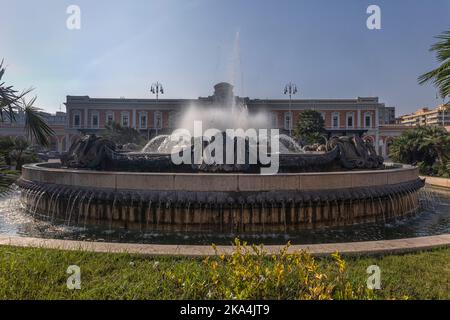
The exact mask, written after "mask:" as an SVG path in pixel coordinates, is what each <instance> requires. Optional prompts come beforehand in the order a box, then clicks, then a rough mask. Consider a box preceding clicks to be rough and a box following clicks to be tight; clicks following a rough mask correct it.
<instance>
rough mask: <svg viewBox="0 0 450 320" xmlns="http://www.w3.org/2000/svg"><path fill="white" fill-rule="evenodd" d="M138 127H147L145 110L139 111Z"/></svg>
mask: <svg viewBox="0 0 450 320" xmlns="http://www.w3.org/2000/svg"><path fill="white" fill-rule="evenodd" d="M139 129H147V112H139Z"/></svg>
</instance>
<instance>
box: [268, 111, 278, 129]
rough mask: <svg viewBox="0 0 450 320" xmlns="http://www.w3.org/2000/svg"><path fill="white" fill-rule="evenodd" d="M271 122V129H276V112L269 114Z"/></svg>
mask: <svg viewBox="0 0 450 320" xmlns="http://www.w3.org/2000/svg"><path fill="white" fill-rule="evenodd" d="M270 116H271V122H272V128H274V129H275V128H278V114H277V113H276V112H272V113H271V115H270Z"/></svg>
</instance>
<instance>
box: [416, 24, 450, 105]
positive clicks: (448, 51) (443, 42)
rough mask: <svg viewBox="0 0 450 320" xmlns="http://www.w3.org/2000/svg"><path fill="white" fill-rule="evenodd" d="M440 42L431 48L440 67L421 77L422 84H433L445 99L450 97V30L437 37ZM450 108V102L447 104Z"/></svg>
mask: <svg viewBox="0 0 450 320" xmlns="http://www.w3.org/2000/svg"><path fill="white" fill-rule="evenodd" d="M436 38H437V39H438V40H439V41H438V42H437V43H435V44H434V45H432V46H431V48H430V51H431V52H435V53H436V60H437V61H438V62H439V63H440V65H439V67H437V68H436V69H434V70H431V71H429V72H427V73H425V74H423V75H421V76H420V77H419V78H418V80H419V83H420V84H424V83H427V82H431V83H432V84H433V85H434V86H435V87H436V88H437V89H438V90H439V94H440V96H441V97H442V98H443V99H445V98H447V97H448V96H450V30H448V31H445V32H443V33H442V34H440V35H438V36H437V37H436ZM447 106H448V107H449V108H450V102H447Z"/></svg>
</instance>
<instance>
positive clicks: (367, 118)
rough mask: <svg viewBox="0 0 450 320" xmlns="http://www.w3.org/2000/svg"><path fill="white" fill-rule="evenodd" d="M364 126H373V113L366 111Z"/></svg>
mask: <svg viewBox="0 0 450 320" xmlns="http://www.w3.org/2000/svg"><path fill="white" fill-rule="evenodd" d="M364 127H365V128H371V127H372V114H371V113H369V112H366V113H365V114H364Z"/></svg>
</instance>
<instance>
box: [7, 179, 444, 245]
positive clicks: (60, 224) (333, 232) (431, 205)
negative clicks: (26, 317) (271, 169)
mask: <svg viewBox="0 0 450 320" xmlns="http://www.w3.org/2000/svg"><path fill="white" fill-rule="evenodd" d="M41 196H42V194H39V193H38V194H36V195H35V197H38V198H37V201H39V197H41ZM54 197H55V198H57V197H58V193H57V192H56V193H55V196H54ZM91 197H92V194H90V193H77V194H74V195H73V203H75V202H83V203H85V204H87V206H89V203H90V200H91ZM420 199H421V203H422V206H423V210H422V211H421V212H420V213H419V214H417V215H416V216H414V217H409V218H405V219H402V220H397V221H387V223H372V224H365V225H358V226H349V227H340V228H327V229H320V230H304V231H297V232H295V233H282V234H272V233H264V232H263V233H258V234H246V235H245V236H240V235H239V234H232V233H230V234H223V235H217V234H206V233H199V232H196V233H186V232H185V233H178V234H164V233H159V232H146V231H145V229H146V227H145V226H142V228H141V230H142V231H130V230H125V229H114V228H113V227H109V228H108V227H106V228H105V227H104V226H103V227H95V226H89V225H86V224H85V223H83V221H82V220H81V221H79V219H78V215H79V208H77V207H76V206H75V207H74V206H73V205H71V206H70V209H69V210H68V212H67V216H66V219H65V221H57V220H54V221H42V220H39V219H37V218H36V217H34V215H33V214H30V213H27V212H25V210H24V207H23V204H22V203H21V201H20V191H19V190H18V189H17V188H12V189H11V190H10V191H9V192H8V193H7V194H6V195H2V197H1V198H0V234H3V235H18V236H31V237H40V238H57V239H71V240H90V241H108V242H131V243H159V244H161V243H165V244H175V243H177V244H211V243H216V244H229V243H230V242H231V241H232V240H233V239H234V238H235V237H237V236H239V237H240V238H241V239H243V240H246V241H249V242H250V243H265V244H281V243H286V242H287V241H288V240H290V241H291V242H292V243H293V244H311V243H330V242H352V241H370V240H383V239H397V238H405V237H419V236H428V235H438V234H444V233H450V193H448V192H437V191H435V190H433V189H430V188H427V187H426V188H424V189H423V190H421V191H420ZM116 200H117V199H111V201H116ZM132 201H141V203H142V199H134V200H132ZM186 212H187V211H186Z"/></svg>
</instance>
